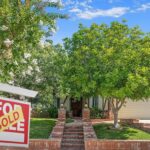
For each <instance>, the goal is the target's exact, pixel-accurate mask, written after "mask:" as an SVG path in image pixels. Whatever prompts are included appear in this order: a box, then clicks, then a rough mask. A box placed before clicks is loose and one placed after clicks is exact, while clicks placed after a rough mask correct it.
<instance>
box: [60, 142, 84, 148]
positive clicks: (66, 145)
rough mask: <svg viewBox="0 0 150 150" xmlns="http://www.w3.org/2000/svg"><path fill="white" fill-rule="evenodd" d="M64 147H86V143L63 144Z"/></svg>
mask: <svg viewBox="0 0 150 150" xmlns="http://www.w3.org/2000/svg"><path fill="white" fill-rule="evenodd" d="M61 145H62V147H77V148H78V147H84V143H82V144H81V143H62V144H61Z"/></svg>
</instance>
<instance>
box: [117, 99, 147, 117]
mask: <svg viewBox="0 0 150 150" xmlns="http://www.w3.org/2000/svg"><path fill="white" fill-rule="evenodd" d="M119 118H126V119H130V118H132V119H133V118H134V119H150V100H149V101H148V102H143V101H138V102H133V101H131V100H127V103H126V106H125V107H122V108H121V110H120V112H119Z"/></svg>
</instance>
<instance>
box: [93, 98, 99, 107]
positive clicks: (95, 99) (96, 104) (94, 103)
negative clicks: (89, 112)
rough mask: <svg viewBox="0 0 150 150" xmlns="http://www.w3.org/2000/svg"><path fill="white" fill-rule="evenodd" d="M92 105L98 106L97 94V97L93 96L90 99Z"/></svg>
mask: <svg viewBox="0 0 150 150" xmlns="http://www.w3.org/2000/svg"><path fill="white" fill-rule="evenodd" d="M92 102H93V103H92V106H93V107H98V96H97V97H93V99H92Z"/></svg>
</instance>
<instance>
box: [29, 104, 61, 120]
mask: <svg viewBox="0 0 150 150" xmlns="http://www.w3.org/2000/svg"><path fill="white" fill-rule="evenodd" d="M57 116H58V109H57V108H56V107H55V106H53V105H51V106H50V107H45V106H43V105H41V104H38V105H36V106H34V108H33V110H32V117H36V118H57Z"/></svg>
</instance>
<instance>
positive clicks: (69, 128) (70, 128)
mask: <svg viewBox="0 0 150 150" xmlns="http://www.w3.org/2000/svg"><path fill="white" fill-rule="evenodd" d="M65 129H67V130H73V129H83V127H65Z"/></svg>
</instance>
